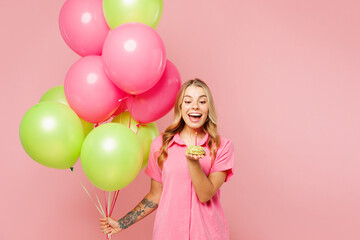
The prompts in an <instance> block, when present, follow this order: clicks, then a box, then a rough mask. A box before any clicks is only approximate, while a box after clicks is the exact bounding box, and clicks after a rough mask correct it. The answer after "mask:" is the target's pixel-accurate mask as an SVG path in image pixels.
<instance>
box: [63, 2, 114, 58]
mask: <svg viewBox="0 0 360 240" xmlns="http://www.w3.org/2000/svg"><path fill="white" fill-rule="evenodd" d="M59 27H60V32H61V36H62V37H63V38H64V40H65V42H66V44H67V45H68V46H69V47H70V48H71V49H72V50H74V51H75V52H76V53H77V54H79V55H80V56H87V55H101V52H102V47H103V44H104V41H105V39H106V36H107V35H108V33H109V31H110V29H109V26H108V25H107V23H106V21H105V17H104V14H103V8H102V1H101V0H67V1H66V2H65V3H64V5H63V6H62V8H61V11H60V16H59Z"/></svg>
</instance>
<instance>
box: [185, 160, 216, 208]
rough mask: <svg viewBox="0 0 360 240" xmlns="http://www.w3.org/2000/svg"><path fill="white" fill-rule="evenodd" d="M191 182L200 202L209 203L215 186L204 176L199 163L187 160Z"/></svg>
mask: <svg viewBox="0 0 360 240" xmlns="http://www.w3.org/2000/svg"><path fill="white" fill-rule="evenodd" d="M187 162H188V167H189V172H190V177H191V181H192V183H193V186H194V188H195V192H196V195H197V196H198V198H199V200H200V202H203V203H204V202H207V201H209V200H210V199H211V198H212V197H213V196H214V194H215V192H216V191H215V186H214V185H213V183H212V182H211V181H210V179H209V178H208V177H207V176H206V175H205V173H204V171H203V170H202V168H201V165H200V162H199V161H193V160H187Z"/></svg>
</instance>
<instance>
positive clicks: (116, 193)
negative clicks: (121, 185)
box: [110, 190, 119, 216]
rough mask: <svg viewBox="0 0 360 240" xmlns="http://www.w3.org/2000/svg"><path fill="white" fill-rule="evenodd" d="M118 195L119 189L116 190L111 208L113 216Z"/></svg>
mask: <svg viewBox="0 0 360 240" xmlns="http://www.w3.org/2000/svg"><path fill="white" fill-rule="evenodd" d="M118 196H119V190H117V191H116V192H115V194H114V198H113V203H112V206H111V210H110V216H111V214H112V213H113V211H114V208H115V203H116V201H117V198H118Z"/></svg>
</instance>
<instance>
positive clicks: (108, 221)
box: [99, 217, 122, 235]
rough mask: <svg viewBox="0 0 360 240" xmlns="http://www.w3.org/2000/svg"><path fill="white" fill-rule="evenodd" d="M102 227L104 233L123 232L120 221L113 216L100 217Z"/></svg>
mask: <svg viewBox="0 0 360 240" xmlns="http://www.w3.org/2000/svg"><path fill="white" fill-rule="evenodd" d="M99 220H100V229H101V231H102V232H103V233H104V234H106V235H107V234H114V233H118V232H121V230H122V229H121V228H120V224H119V223H118V221H116V220H115V219H113V218H111V217H107V218H100V219H99Z"/></svg>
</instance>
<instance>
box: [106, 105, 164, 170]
mask: <svg viewBox="0 0 360 240" xmlns="http://www.w3.org/2000/svg"><path fill="white" fill-rule="evenodd" d="M130 118H131V123H130V129H131V130H133V132H134V133H135V134H136V136H137V137H138V139H139V141H140V143H141V147H142V150H143V163H142V166H141V168H144V167H146V165H147V163H148V160H149V154H150V147H151V143H152V141H153V140H154V139H155V138H156V137H157V136H159V129H158V127H157V126H156V124H155V122H152V123H147V124H141V125H138V124H139V123H138V122H137V121H136V120H134V118H132V117H131V116H130V113H129V112H128V111H126V112H123V113H120V114H119V115H117V116H116V117H115V118H114V119H113V120H112V122H114V123H121V124H122V125H124V126H125V127H129V121H130ZM137 126H139V127H137Z"/></svg>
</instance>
